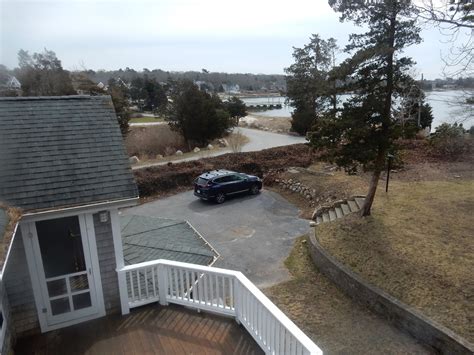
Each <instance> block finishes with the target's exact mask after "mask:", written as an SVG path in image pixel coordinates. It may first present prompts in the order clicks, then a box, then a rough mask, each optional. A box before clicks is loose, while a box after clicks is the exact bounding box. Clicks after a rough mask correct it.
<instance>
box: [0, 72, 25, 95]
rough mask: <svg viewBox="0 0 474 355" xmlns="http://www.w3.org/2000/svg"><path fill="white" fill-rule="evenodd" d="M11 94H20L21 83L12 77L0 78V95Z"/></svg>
mask: <svg viewBox="0 0 474 355" xmlns="http://www.w3.org/2000/svg"><path fill="white" fill-rule="evenodd" d="M4 92H11V93H20V92H21V83H20V82H19V81H18V79H17V78H15V77H14V76H12V75H5V76H2V77H1V78H0V93H4Z"/></svg>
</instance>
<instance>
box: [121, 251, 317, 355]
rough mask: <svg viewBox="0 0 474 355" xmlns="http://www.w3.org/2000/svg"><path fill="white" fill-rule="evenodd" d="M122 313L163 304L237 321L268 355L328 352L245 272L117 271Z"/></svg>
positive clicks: (172, 264) (161, 263)
mask: <svg viewBox="0 0 474 355" xmlns="http://www.w3.org/2000/svg"><path fill="white" fill-rule="evenodd" d="M117 272H118V275H119V283H120V287H121V288H122V287H125V288H126V290H121V296H122V295H126V296H125V297H126V299H125V300H124V299H122V313H128V312H129V308H133V307H137V306H141V305H144V304H147V303H152V302H157V301H159V302H160V304H162V305H167V304H169V303H175V304H180V305H184V306H188V307H194V308H197V309H201V310H205V311H210V312H213V313H218V314H222V315H228V316H232V317H235V318H236V320H237V322H239V323H241V324H242V325H243V326H244V327H245V328H246V329H247V331H248V332H249V333H250V334H251V335H252V337H253V338H254V339H255V341H256V342H257V343H258V344H259V346H260V347H261V348H262V349H263V350H264V351H265V353H267V354H295V355H300V354H301V355H303V354H322V351H321V349H319V348H318V346H316V344H314V343H313V341H311V339H309V338H308V337H307V336H306V334H304V333H303V332H302V331H301V330H300V329H299V328H298V327H297V326H296V325H295V324H294V323H293V322H292V321H291V320H290V319H289V318H288V317H287V316H286V315H285V314H284V313H283V312H282V311H281V310H280V309H279V308H278V307H277V306H275V305H274V304H273V303H272V302H271V301H270V300H269V299H268V298H267V297H266V296H265V295H264V294H263V293H262V292H261V291H260V290H259V289H258V288H257V287H256V286H255V285H254V284H253V283H252V282H251V281H250V280H249V279H247V278H246V277H245V276H244V275H243V274H242V273H241V272H238V271H233V270H226V269H219V268H214V267H209V266H201V265H195V264H188V263H181V262H177V261H169V260H161V259H160V260H154V261H149V262H144V263H139V264H135V265H128V266H125V267H123V268H121V269H119V270H117Z"/></svg>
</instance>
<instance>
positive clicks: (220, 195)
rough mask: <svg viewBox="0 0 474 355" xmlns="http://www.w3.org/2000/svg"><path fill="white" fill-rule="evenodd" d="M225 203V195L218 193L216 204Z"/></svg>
mask: <svg viewBox="0 0 474 355" xmlns="http://www.w3.org/2000/svg"><path fill="white" fill-rule="evenodd" d="M224 201H225V195H224V194H223V193H222V192H220V193H218V194H217V196H216V202H217V203H223V202H224Z"/></svg>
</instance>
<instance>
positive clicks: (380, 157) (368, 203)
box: [360, 148, 386, 217]
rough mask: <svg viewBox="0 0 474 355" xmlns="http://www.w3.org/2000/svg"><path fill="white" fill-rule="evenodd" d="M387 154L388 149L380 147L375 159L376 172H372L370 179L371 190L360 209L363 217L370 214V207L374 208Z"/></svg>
mask: <svg viewBox="0 0 474 355" xmlns="http://www.w3.org/2000/svg"><path fill="white" fill-rule="evenodd" d="M385 155H386V150H385V149H382V148H379V152H378V154H377V160H376V161H375V168H374V172H373V174H372V178H371V179H370V185H369V191H368V192H367V196H366V197H365V201H364V205H363V206H362V208H361V210H360V215H361V217H365V216H370V209H371V208H372V203H374V198H375V192H376V191H377V186H378V183H379V179H380V174H381V173H382V170H383V169H384V167H385Z"/></svg>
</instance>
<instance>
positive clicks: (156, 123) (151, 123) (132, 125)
mask: <svg viewBox="0 0 474 355" xmlns="http://www.w3.org/2000/svg"><path fill="white" fill-rule="evenodd" d="M164 124H168V122H166V121H160V122H133V123H130V127H146V126H161V125H164Z"/></svg>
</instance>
